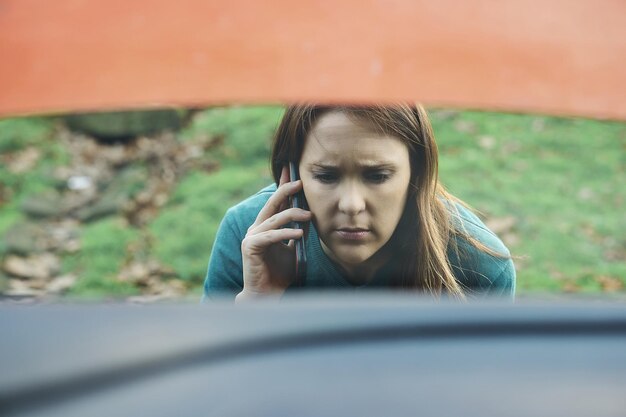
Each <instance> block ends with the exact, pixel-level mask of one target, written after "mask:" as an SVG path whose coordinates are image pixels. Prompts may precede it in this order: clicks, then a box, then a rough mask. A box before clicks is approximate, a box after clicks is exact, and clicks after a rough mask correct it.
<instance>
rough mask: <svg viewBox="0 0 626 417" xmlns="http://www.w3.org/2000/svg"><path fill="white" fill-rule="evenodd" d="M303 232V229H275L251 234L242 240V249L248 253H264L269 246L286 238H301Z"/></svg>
mask: <svg viewBox="0 0 626 417" xmlns="http://www.w3.org/2000/svg"><path fill="white" fill-rule="evenodd" d="M302 234H303V231H302V229H273V230H268V231H265V232H263V233H258V234H253V235H249V236H246V237H245V238H244V239H243V241H242V242H241V251H242V253H247V254H256V253H258V254H262V253H264V252H265V250H266V249H267V248H268V247H269V246H271V245H273V244H276V243H282V242H284V241H286V240H294V239H300V238H301V237H302Z"/></svg>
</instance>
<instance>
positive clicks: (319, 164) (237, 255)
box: [204, 104, 515, 301]
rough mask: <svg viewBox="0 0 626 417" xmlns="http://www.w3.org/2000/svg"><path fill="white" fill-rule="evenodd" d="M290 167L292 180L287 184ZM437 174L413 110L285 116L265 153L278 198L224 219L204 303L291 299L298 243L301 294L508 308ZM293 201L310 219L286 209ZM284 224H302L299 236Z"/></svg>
mask: <svg viewBox="0 0 626 417" xmlns="http://www.w3.org/2000/svg"><path fill="white" fill-rule="evenodd" d="M289 161H293V162H295V163H296V164H297V165H298V166H299V171H300V176H301V180H298V181H289V172H288V169H287V166H288V163H289ZM437 170H438V152H437V146H436V144H435V140H434V136H433V132H432V129H431V126H430V122H429V120H428V116H427V114H426V112H425V110H424V109H423V108H422V107H421V106H420V105H409V104H399V105H394V106H345V107H341V106H318V105H294V106H291V107H289V108H288V109H287V111H286V112H285V115H284V116H283V119H282V122H281V124H280V126H279V128H278V131H277V133H276V136H275V139H274V144H273V150H272V172H273V175H274V179H275V181H276V184H277V185H278V186H276V185H272V186H269V187H267V188H265V189H263V190H261V191H260V192H259V193H257V194H255V195H253V196H251V197H250V198H248V199H246V200H244V201H243V202H241V203H239V204H238V205H236V206H235V207H233V208H231V209H229V210H228V212H227V213H226V216H225V217H224V219H223V221H222V224H221V225H220V228H219V231H218V233H217V237H216V240H215V244H214V247H213V252H212V254H211V260H210V262H209V269H208V273H207V277H206V280H205V285H204V288H205V296H206V297H213V296H219V295H224V294H230V295H231V296H234V297H235V298H236V300H237V301H244V300H248V299H254V298H259V297H267V296H281V295H282V294H283V293H284V292H285V291H291V290H292V289H294V288H295V287H296V285H295V280H294V276H295V265H296V261H295V250H294V241H295V240H297V239H304V240H305V243H306V246H305V247H306V254H307V258H308V263H307V268H306V280H305V281H304V283H302V285H303V286H304V287H307V288H318V289H320V288H381V287H382V288H404V289H414V290H417V291H420V292H425V293H428V294H431V295H433V296H435V297H439V296H440V295H447V296H452V297H454V298H459V299H463V298H465V297H466V296H476V295H503V296H507V297H513V295H514V291H515V269H514V266H513V262H512V261H511V257H510V254H509V251H508V250H507V248H506V247H505V246H504V245H503V243H502V242H501V241H500V240H499V239H498V238H497V237H496V236H495V235H494V234H493V233H492V232H491V231H490V230H489V229H487V227H486V226H485V225H484V224H483V223H482V222H481V221H480V220H479V219H478V218H477V217H476V216H475V215H474V214H472V213H471V212H470V211H469V210H468V209H467V207H466V206H465V205H464V204H463V203H462V202H461V201H460V200H458V199H456V198H455V197H453V196H452V195H450V194H449V193H447V192H446V191H445V190H444V188H443V187H442V186H441V185H440V184H439V182H438V174H437ZM301 190H302V191H303V193H304V196H305V197H306V200H307V201H308V208H309V210H304V209H299V208H288V201H289V197H290V196H292V195H294V194H296V193H298V192H299V191H301ZM293 222H305V224H308V225H309V227H308V232H307V233H306V234H305V233H304V232H303V231H302V230H301V229H299V228H295V227H291V226H293V224H294V223H293ZM287 242H289V243H287Z"/></svg>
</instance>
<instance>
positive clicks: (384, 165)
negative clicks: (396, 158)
mask: <svg viewBox="0 0 626 417" xmlns="http://www.w3.org/2000/svg"><path fill="white" fill-rule="evenodd" d="M310 166H311V167H313V168H320V169H337V168H338V165H336V164H331V163H323V162H314V163H312V164H310ZM359 166H360V167H361V168H365V169H395V168H396V164H394V163H392V162H374V161H372V162H365V163H362V164H359Z"/></svg>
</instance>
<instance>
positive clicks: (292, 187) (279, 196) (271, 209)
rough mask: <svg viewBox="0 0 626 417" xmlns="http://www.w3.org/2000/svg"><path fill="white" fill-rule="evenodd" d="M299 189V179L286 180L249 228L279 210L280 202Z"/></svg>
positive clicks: (300, 185) (300, 183)
mask: <svg viewBox="0 0 626 417" xmlns="http://www.w3.org/2000/svg"><path fill="white" fill-rule="evenodd" d="M301 189H302V181H301V180H298V181H293V182H288V183H285V184H283V185H281V186H280V187H278V188H277V189H276V191H275V192H274V194H272V196H271V197H270V198H269V200H267V202H266V203H265V206H263V208H262V209H261V211H260V212H259V214H258V215H257V218H256V220H255V221H254V223H253V224H252V226H251V228H252V227H256V226H258V225H259V224H261V223H263V222H264V221H265V220H267V219H269V218H270V217H272V216H273V215H274V214H276V213H278V212H280V211H281V206H282V204H283V203H284V202H286V201H287V200H288V198H289V196H290V195H293V194H295V193H297V192H298V191H300V190H301Z"/></svg>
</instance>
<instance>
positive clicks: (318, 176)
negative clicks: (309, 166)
mask: <svg viewBox="0 0 626 417" xmlns="http://www.w3.org/2000/svg"><path fill="white" fill-rule="evenodd" d="M313 179H314V180H316V181H319V182H321V183H323V184H332V183H334V182H337V181H338V180H339V175H338V174H337V173H335V172H332V171H320V172H314V173H313Z"/></svg>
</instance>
